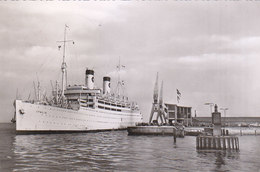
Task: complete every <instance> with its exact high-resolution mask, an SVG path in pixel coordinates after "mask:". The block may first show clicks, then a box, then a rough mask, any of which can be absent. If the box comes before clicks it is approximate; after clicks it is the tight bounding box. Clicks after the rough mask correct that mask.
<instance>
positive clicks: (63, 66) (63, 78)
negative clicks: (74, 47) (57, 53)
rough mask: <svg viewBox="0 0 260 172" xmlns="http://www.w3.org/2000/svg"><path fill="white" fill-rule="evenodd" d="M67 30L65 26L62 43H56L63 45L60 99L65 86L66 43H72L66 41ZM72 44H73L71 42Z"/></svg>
mask: <svg viewBox="0 0 260 172" xmlns="http://www.w3.org/2000/svg"><path fill="white" fill-rule="evenodd" d="M67 28H69V26H67V25H66V24H65V28H64V39H63V41H58V42H62V43H63V55H62V64H61V72H62V82H61V97H62V98H63V97H64V90H65V88H66V86H67V64H66V62H65V55H66V51H65V50H66V42H73V40H67V37H66V36H67V35H66V34H67ZM73 44H74V42H73Z"/></svg>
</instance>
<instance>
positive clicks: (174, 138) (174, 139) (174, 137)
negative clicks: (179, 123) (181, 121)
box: [173, 128, 176, 143]
mask: <svg viewBox="0 0 260 172" xmlns="http://www.w3.org/2000/svg"><path fill="white" fill-rule="evenodd" d="M173 141H174V143H176V128H173Z"/></svg>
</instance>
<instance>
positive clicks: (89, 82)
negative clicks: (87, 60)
mask: <svg viewBox="0 0 260 172" xmlns="http://www.w3.org/2000/svg"><path fill="white" fill-rule="evenodd" d="M85 84H86V87H87V88H88V89H93V88H94V70H89V69H87V70H86V78H85Z"/></svg>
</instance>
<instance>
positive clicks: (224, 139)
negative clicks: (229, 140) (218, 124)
mask: <svg viewBox="0 0 260 172" xmlns="http://www.w3.org/2000/svg"><path fill="white" fill-rule="evenodd" d="M222 140H223V149H224V150H226V138H225V137H223V138H222Z"/></svg>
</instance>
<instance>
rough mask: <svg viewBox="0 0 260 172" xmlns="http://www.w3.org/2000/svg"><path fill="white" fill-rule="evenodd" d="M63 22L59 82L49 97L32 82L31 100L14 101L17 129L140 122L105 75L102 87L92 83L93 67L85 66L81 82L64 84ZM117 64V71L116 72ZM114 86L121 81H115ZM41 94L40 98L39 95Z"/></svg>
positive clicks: (108, 126) (131, 105)
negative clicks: (114, 90)
mask: <svg viewBox="0 0 260 172" xmlns="http://www.w3.org/2000/svg"><path fill="white" fill-rule="evenodd" d="M66 42H68V40H66V26H65V34H64V41H62V43H63V48H64V51H63V62H62V66H61V70H62V84H61V89H60V88H59V85H58V82H56V86H55V88H53V91H52V98H51V99H48V98H47V97H46V96H42V95H41V92H40V84H39V82H38V85H37V87H36V86H35V85H34V86H35V95H36V96H35V97H36V100H33V101H22V100H16V101H15V114H16V117H15V118H13V119H12V122H15V120H16V131H17V132H76V131H89V130H111V129H124V128H126V127H128V126H135V125H136V124H137V123H139V122H142V115H141V113H140V110H139V107H138V105H137V104H136V103H135V102H131V101H129V100H128V97H125V96H122V95H120V91H118V92H117V93H116V94H113V93H111V91H110V80H111V78H110V77H108V76H105V77H103V88H102V89H101V88H97V87H95V85H94V70H90V69H87V70H86V74H85V85H73V86H70V85H67V70H66V68H67V65H66V62H65V43H66ZM121 66H122V65H121V64H119V66H118V72H120V67H121ZM117 86H118V89H119V87H120V86H122V82H121V81H120V80H119V81H118V85H117ZM42 97H43V98H42Z"/></svg>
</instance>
